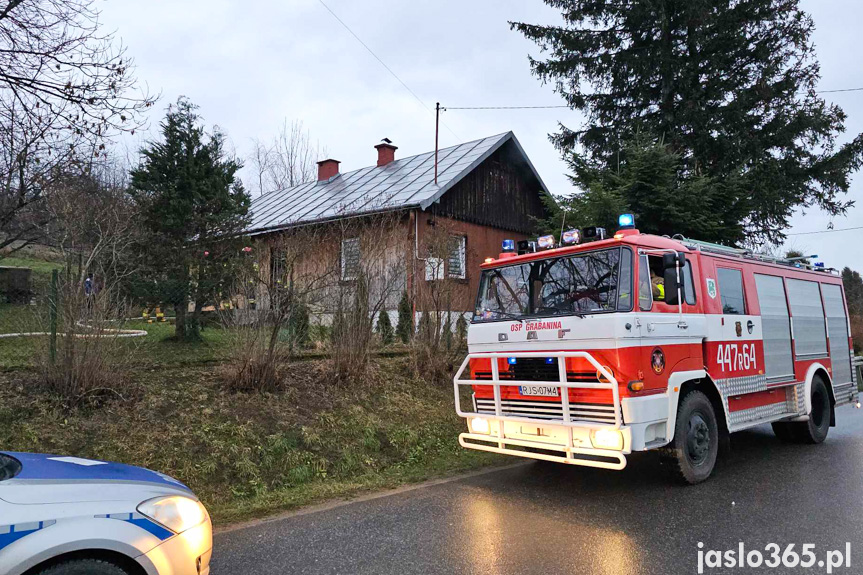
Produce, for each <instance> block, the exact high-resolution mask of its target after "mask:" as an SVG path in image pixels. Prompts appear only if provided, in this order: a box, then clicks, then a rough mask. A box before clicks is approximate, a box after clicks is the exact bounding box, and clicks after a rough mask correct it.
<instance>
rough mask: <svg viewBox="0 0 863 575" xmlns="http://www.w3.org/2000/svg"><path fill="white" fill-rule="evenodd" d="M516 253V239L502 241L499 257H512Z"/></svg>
mask: <svg viewBox="0 0 863 575" xmlns="http://www.w3.org/2000/svg"><path fill="white" fill-rule="evenodd" d="M515 255H516V254H515V240H503V241H502V242H501V243H500V255H499V256H498V257H499V258H512V257H515Z"/></svg>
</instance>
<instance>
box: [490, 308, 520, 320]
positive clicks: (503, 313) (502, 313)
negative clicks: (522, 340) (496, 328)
mask: <svg viewBox="0 0 863 575" xmlns="http://www.w3.org/2000/svg"><path fill="white" fill-rule="evenodd" d="M482 311H483V313H485V312H491V313H493V314H497V315H498V316H500V317H503V318H507V319H514V320H516V321H520V322H521V323H524V317H522V316H520V315H516V314H514V313H509V312H508V311H496V310H493V309H484V310H482Z"/></svg>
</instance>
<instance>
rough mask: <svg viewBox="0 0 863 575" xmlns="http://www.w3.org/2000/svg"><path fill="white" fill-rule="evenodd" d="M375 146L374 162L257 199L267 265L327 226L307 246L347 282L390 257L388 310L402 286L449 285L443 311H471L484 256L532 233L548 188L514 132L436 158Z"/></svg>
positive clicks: (422, 292) (323, 171)
mask: <svg viewBox="0 0 863 575" xmlns="http://www.w3.org/2000/svg"><path fill="white" fill-rule="evenodd" d="M374 147H375V149H376V150H377V162H376V163H375V165H372V166H369V167H365V168H361V169H358V170H353V171H350V172H345V173H342V172H340V170H339V162H338V161H336V160H332V159H327V160H323V161H321V162H318V178H317V180H316V181H313V182H308V183H305V184H301V185H298V186H295V187H292V188H288V189H284V190H277V191H272V192H269V193H266V194H264V195H262V196H260V197H258V198H256V199H254V200H253V202H252V208H251V211H252V225H251V227H250V229H249V230H248V233H249V234H250V235H251V236H253V238H254V239H255V240H257V241H256V244H257V245H260V246H262V247H264V250H265V251H266V250H268V252H269V258H267V257H262V258H261V260H262V265H265V266H269V267H270V269H271V270H273V269H277V268H278V267H279V265H283V264H280V263H279V261H280V260H279V258H280V256H279V254H278V249H276V248H274V247H272V246H275V245H276V244H278V243H279V238H281V239H282V241H283V240H284V238H285V237H291V234H297V233H298V232H299V230H303V229H309V228H314V229H318V230H329V232H328V233H326V234H325V235H324V236H323V237H326V238H327V239H326V240H320V239H318V240H315V243H317V244H320V245H316V246H314V247H313V248H312V247H310V248H309V249H310V250H311V251H313V252H314V254H315V255H314V259H315V261H316V262H323V261H332V262H337V264H336V265H337V269H336V270H335V273H337V274H338V275H339V281H340V282H341V283H342V284H346V283H347V284H349V283H350V282H351V281H354V280H355V279H356V278H357V277H358V275H359V273H360V269H361V268H362V266H363V265H364V264H368V263H369V261H370V260H372V259H374V260H386V261H387V264H386V266H385V267H386V268H387V270H388V271H387V272H386V275H387V277H389V278H391V279H392V278H395V281H396V286H395V289H392V288H389V291H390V293H389V295H388V296H386V298H385V299H386V301H385V302H384V303H383V304H382V306H381V309H389V310H394V309H395V308H396V306H397V304H398V300H399V299H400V298H401V294H402V292H403V291H404V290H407V292H408V293H409V294H410V295H411V296H412V298H413V301H414V302H418V301H421V300H423V298H424V297H426V296H429V297H432V296H430V295H429V294H432V293H433V292H436V291H437V292H440V287H441V286H447V290H446V296H445V297H440V294H439V293H438V296H439V297H438V299H439V300H440V301H438V302H437V305H438V309H439V308H440V305H443V306H444V307H445V308H446V309H448V310H449V311H459V312H468V311H471V310H473V308H474V302H475V298H476V293H477V289H478V287H479V266H480V264H481V263H482V262H483V260H484V259H485V258H486V257H489V256H497V254H498V253H499V252H500V246H501V241H502V240H504V239H508V238H511V239H516V240H519V239H526V238H528V237H529V236H532V235H533V234H534V233H535V231H536V227H537V221H538V220H539V219H542V218H544V217H546V216H547V208H546V204H545V202H544V197H547V196H549V191H548V189H547V188H546V186H545V184H544V183H543V181H542V179H541V178H540V176H539V174H538V173H537V171H536V169H535V168H534V167H533V164H532V163H531V162H530V159H529V158H528V157H527V155H526V154H525V152H524V149H523V148H522V147H521V145H520V144H519V142H518V140H517V139H516V137H515V135H514V134H513V133H512V132H507V133H504V134H499V135H496V136H490V137H487V138H482V139H480V140H474V141H471V142H465V143H463V144H459V145H456V146H452V147H449V148H444V149H441V150H439V151H438V153H437V162H436V160H435V153H434V151H432V152H426V153H424V154H419V155H416V156H410V157H406V158H400V159H397V158H396V151H397V150H398V148H397V147H396V146H394V145H392V144H391V143H389V142H388V141H385V142H383V143H380V144H378V145H376V146H374ZM381 228H385V233H386V240H382V239H381V236H380V233H381V231H380V230H381ZM375 234H378V235H375ZM382 245H385V248H384V249H382V248H381V246H382ZM266 246H270V247H269V248H267V247H266ZM281 257H282V259H283V256H281ZM264 298H265V296H261V299H264ZM329 299H330V301H332V298H329ZM415 305H418V304H416V303H415Z"/></svg>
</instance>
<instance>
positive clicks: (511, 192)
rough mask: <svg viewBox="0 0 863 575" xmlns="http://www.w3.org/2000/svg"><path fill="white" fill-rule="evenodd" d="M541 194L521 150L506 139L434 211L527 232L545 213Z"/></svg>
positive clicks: (529, 231) (503, 228) (466, 220)
mask: <svg viewBox="0 0 863 575" xmlns="http://www.w3.org/2000/svg"><path fill="white" fill-rule="evenodd" d="M544 194H545V192H544V191H543V189H542V185H541V184H540V182H539V181H538V180H537V179H536V177H535V176H534V175H533V172H532V171H531V169H530V167H529V166H528V165H527V163H526V162H525V161H524V158H523V157H522V156H521V153H519V152H518V150H517V149H516V148H515V144H514V143H513V142H512V141H509V142H507V143H506V144H505V145H503V146H501V148H500V149H498V150H497V151H495V152H494V153H493V154H492V155H491V156H489V157H488V158H487V159H486V160H485V161H484V162H483V163H482V164H480V165H479V166H477V167H476V168H474V170H473V171H472V172H471V173H469V174H467V175H466V176H465V177H464V178H463V179H462V180H461V181H459V182H458V183H457V184H456V185H455V186H453V187H452V189H451V190H449V191H448V192H447V193H445V194H444V195H443V196H442V197H441V198H440V202H439V203H438V204H436V205H435V206H434V211H435V213H437V214H440V215H443V216H449V217H452V218H455V219H458V220H461V221H465V222H470V223H474V224H480V225H484V226H491V227H493V228H497V229H501V230H509V231H515V232H520V233H522V234H529V233H532V232H533V231H534V229H535V228H536V221H537V220H539V219H543V218H545V217H546V216H547V214H546V208H545V205H544V204H543V201H542V197H543V195H544ZM495 253H497V252H495Z"/></svg>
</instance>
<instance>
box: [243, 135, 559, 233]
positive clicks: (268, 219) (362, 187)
mask: <svg viewBox="0 0 863 575" xmlns="http://www.w3.org/2000/svg"><path fill="white" fill-rule="evenodd" d="M509 141H512V142H513V144H514V145H515V146H516V148H517V150H518V151H519V153H520V154H521V155H522V157H523V158H524V160H525V162H526V164H527V165H528V167H529V168H530V170H531V171H532V172H533V175H534V176H535V177H536V179H537V181H538V182H539V185H540V186H541V188H542V190H543V191H544V192H546V193H548V189H547V188H546V187H545V184H544V183H543V181H542V179H541V178H540V177H539V174H538V173H537V171H536V169H535V168H534V167H533V164H531V163H530V160H529V159H528V157H527V155H526V154H525V153H524V149H523V148H522V147H521V144H519V143H518V140H517V139H516V137H515V134H513V133H512V132H506V133H504V134H498V135H496V136H490V137H488V138H482V139H480V140H474V141H472V142H465V143H463V144H459V145H457V146H452V147H450V148H443V149H441V150H439V151H438V181H437V184H435V182H434V151H432V152H427V153H425V154H419V155H417V156H411V157H408V158H402V159H399V160H395V161H393V162H390V163H389V164H387V165H385V166H381V167H378V166H370V167H367V168H362V169H359V170H354V171H353V172H347V173H344V174H338V175H336V176H334V177H332V178H330V179H329V180H326V181H322V182H318V181H315V182H308V183H305V184H300V185H298V186H294V187H292V188H287V189H284V190H275V191H272V192H268V193H266V194H263V195H261V196H259V197H257V198H255V199H254V200H252V207H251V212H252V224H251V226H250V227H249V229H248V232H249V233H251V234H260V233H265V232H270V231H275V230H279V229H283V228H288V227H291V226H296V225H301V224H308V223H313V222H322V221H327V220H336V219H340V218H345V217H352V216H357V215H363V214H372V213H377V212H384V211H391V210H402V209H409V208H420V209H423V210H425V209H426V208H428V207H429V206H431V205H432V204H433V203H435V202H436V201H437V200H438V199H439V198H440V197H441V196H442V195H443V194H444V193H446V191H447V190H449V189H450V188H452V187H453V186H454V185H455V184H457V183H458V182H459V181H460V180H461V179H462V178H464V177H465V176H466V175H467V174H469V173H470V172H471V171H472V170H473V169H474V168H476V167H477V166H478V165H479V164H480V163H482V162H483V161H484V160H485V159H486V158H488V157H489V156H490V155H491V154H492V153H494V152H495V151H496V150H497V149H499V148H500V147H501V146H503V145H504V144H505V143H507V142H509Z"/></svg>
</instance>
